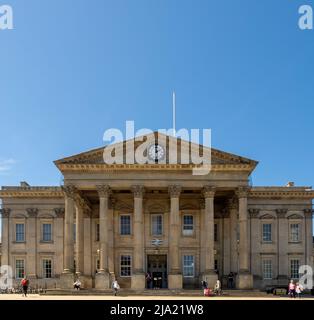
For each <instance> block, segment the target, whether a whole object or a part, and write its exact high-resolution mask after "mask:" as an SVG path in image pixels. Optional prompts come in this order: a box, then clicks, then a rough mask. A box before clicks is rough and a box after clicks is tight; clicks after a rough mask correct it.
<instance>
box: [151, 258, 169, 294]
mask: <svg viewBox="0 0 314 320" xmlns="http://www.w3.org/2000/svg"><path fill="white" fill-rule="evenodd" d="M147 274H148V275H149V277H146V278H147V281H146V286H147V288H149V289H162V288H168V279H167V255H165V254H163V255H148V256H147ZM149 279H150V281H149Z"/></svg>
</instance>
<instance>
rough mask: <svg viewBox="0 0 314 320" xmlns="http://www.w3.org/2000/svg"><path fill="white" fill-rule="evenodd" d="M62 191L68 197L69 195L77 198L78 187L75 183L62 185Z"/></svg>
mask: <svg viewBox="0 0 314 320" xmlns="http://www.w3.org/2000/svg"><path fill="white" fill-rule="evenodd" d="M61 188H62V191H63V193H64V195H65V196H66V197H69V198H71V199H73V200H75V198H76V196H77V189H76V187H75V186H74V185H73V184H69V185H67V186H62V187H61Z"/></svg>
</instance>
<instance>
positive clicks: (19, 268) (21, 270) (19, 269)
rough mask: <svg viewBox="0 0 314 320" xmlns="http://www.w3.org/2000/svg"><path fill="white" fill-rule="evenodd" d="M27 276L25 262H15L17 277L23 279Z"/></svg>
mask: <svg viewBox="0 0 314 320" xmlns="http://www.w3.org/2000/svg"><path fill="white" fill-rule="evenodd" d="M24 276H25V262H24V260H22V259H18V260H15V277H16V279H22V278H23V277H24Z"/></svg>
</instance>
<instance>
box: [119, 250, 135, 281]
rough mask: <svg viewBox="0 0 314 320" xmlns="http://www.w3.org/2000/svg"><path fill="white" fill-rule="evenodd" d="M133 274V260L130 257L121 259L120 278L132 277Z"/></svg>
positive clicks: (124, 256) (125, 256)
mask: <svg viewBox="0 0 314 320" xmlns="http://www.w3.org/2000/svg"><path fill="white" fill-rule="evenodd" d="M131 274H132V260H131V256H130V255H122V256H121V257H120V276H121V277H130V276H131Z"/></svg>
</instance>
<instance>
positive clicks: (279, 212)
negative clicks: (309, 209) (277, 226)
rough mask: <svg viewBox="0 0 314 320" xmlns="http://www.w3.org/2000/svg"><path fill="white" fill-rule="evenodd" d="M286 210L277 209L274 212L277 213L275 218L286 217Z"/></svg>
mask: <svg viewBox="0 0 314 320" xmlns="http://www.w3.org/2000/svg"><path fill="white" fill-rule="evenodd" d="M287 212H288V210H287V209H277V210H276V213H277V218H278V219H283V218H285V217H286V214H287Z"/></svg>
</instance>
